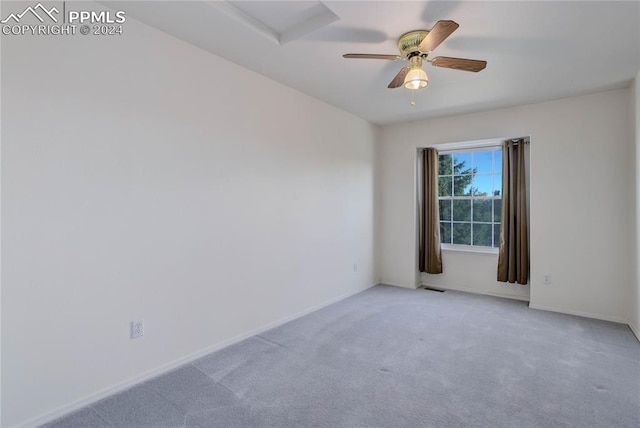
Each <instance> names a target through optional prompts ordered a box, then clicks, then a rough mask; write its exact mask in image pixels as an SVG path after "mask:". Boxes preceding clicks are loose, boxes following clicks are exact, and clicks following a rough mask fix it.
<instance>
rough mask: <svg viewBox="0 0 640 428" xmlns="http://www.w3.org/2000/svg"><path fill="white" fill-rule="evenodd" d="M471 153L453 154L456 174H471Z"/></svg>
mask: <svg viewBox="0 0 640 428" xmlns="http://www.w3.org/2000/svg"><path fill="white" fill-rule="evenodd" d="M471 167H472V165H471V153H456V154H454V155H453V173H454V174H455V175H462V174H471Z"/></svg>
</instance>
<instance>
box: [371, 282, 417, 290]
mask: <svg viewBox="0 0 640 428" xmlns="http://www.w3.org/2000/svg"><path fill="white" fill-rule="evenodd" d="M378 285H390V286H392V287H400V288H408V289H409V290H415V289H417V288H418V287H419V286H420V284H417V285H406V284H394V283H392V282H388V281H381V282H380V283H379V284H378Z"/></svg>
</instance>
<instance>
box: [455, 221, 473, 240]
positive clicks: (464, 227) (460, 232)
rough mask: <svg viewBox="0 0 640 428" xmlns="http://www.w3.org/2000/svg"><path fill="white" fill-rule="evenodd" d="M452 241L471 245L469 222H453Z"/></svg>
mask: <svg viewBox="0 0 640 428" xmlns="http://www.w3.org/2000/svg"><path fill="white" fill-rule="evenodd" d="M453 243H454V244H458V245H471V223H453Z"/></svg>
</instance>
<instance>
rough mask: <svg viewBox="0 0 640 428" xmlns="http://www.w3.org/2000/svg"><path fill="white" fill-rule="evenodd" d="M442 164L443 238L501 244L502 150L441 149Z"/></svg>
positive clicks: (463, 242)
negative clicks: (443, 150)
mask: <svg viewBox="0 0 640 428" xmlns="http://www.w3.org/2000/svg"><path fill="white" fill-rule="evenodd" d="M438 168H439V169H438V174H439V176H438V187H439V192H438V193H439V196H438V200H439V204H440V206H439V208H440V240H441V242H442V243H443V244H454V245H471V246H480V247H499V246H500V214H501V209H502V196H501V193H502V192H501V191H502V150H501V149H500V148H489V149H477V150H467V151H455V152H441V153H440V156H439V165H438Z"/></svg>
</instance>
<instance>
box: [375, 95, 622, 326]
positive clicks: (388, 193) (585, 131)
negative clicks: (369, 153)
mask: <svg viewBox="0 0 640 428" xmlns="http://www.w3.org/2000/svg"><path fill="white" fill-rule="evenodd" d="M627 101H628V89H622V90H616V91H610V92H603V93H597V94H593V95H588V96H582V97H576V98H570V99H563V100H558V101H553V102H547V103H543V104H535V105H526V106H521V107H516V108H509V109H501V110H495V111H488V112H483V113H476V114H469V115H463V116H455V117H446V118H440V119H432V120H425V121H418V122H412V123H404V124H398V125H393V126H388V127H385V128H383V129H382V134H381V142H380V143H379V144H378V145H377V148H378V151H379V154H378V156H379V158H380V159H382V162H381V166H380V169H381V173H382V174H383V176H384V180H383V183H382V189H380V198H381V200H380V206H381V207H382V208H381V210H382V212H381V214H380V215H381V222H380V240H379V245H380V251H381V253H380V254H381V259H380V264H381V266H380V269H381V280H382V282H385V283H391V284H396V285H401V286H405V287H415V286H416V285H417V284H419V283H420V275H419V273H417V272H416V246H415V236H416V233H415V225H416V223H415V181H416V179H415V157H416V148H417V147H418V146H425V145H437V144H444V143H452V142H462V141H473V140H482V139H490V138H496V137H519V136H527V135H529V136H531V146H530V155H531V183H530V186H531V207H530V210H531V219H530V221H531V224H530V227H531V242H530V244H531V286H530V287H531V288H530V299H531V300H530V302H531V306H532V307H536V308H542V309H550V310H558V311H563V312H568V313H575V314H581V315H587V316H592V317H598V318H603V319H610V320H616V321H624V322H626V320H627V314H628V310H627V307H626V303H625V299H626V298H627V297H628V290H629V288H628V283H629V281H630V280H631V275H630V272H631V266H630V260H629V258H628V256H627V252H628V248H629V245H630V244H629V242H630V241H629V240H630V239H631V238H630V237H629V234H628V230H629V227H630V225H631V223H632V222H631V215H630V212H631V203H630V201H629V197H628V195H629V188H630V187H629V186H630V184H629V180H628V177H629V175H628V168H626V165H627V159H628V156H629V153H630V150H629V147H630V141H631V136H630V135H629V125H628V102H627ZM496 260H497V257H495V256H494V257H491V256H486V255H477V254H456V255H453V254H448V253H445V255H444V260H443V262H444V270H445V272H450V273H447V275H449V276H450V277H451V278H455V280H454V279H452V283H451V284H447V285H450V286H452V287H456V286H457V287H464V288H467V289H476V290H478V291H482V292H488V293H496V294H509V293H513V294H524V293H526V289H523V288H522V286H518V285H498V284H497V283H496V282H495V280H494V279H493V277H489V276H487V275H488V274H489V272H491V271H495V265H496ZM468 266H473V267H474V268H473V269H469V267H468ZM476 271H478V272H481V274H479V275H476ZM544 273H550V274H551V275H552V284H551V285H543V284H542V277H543V274H544ZM444 278H445V277H444V276H443V279H444ZM443 282H444V280H443ZM496 287H503V288H499V289H496Z"/></svg>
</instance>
